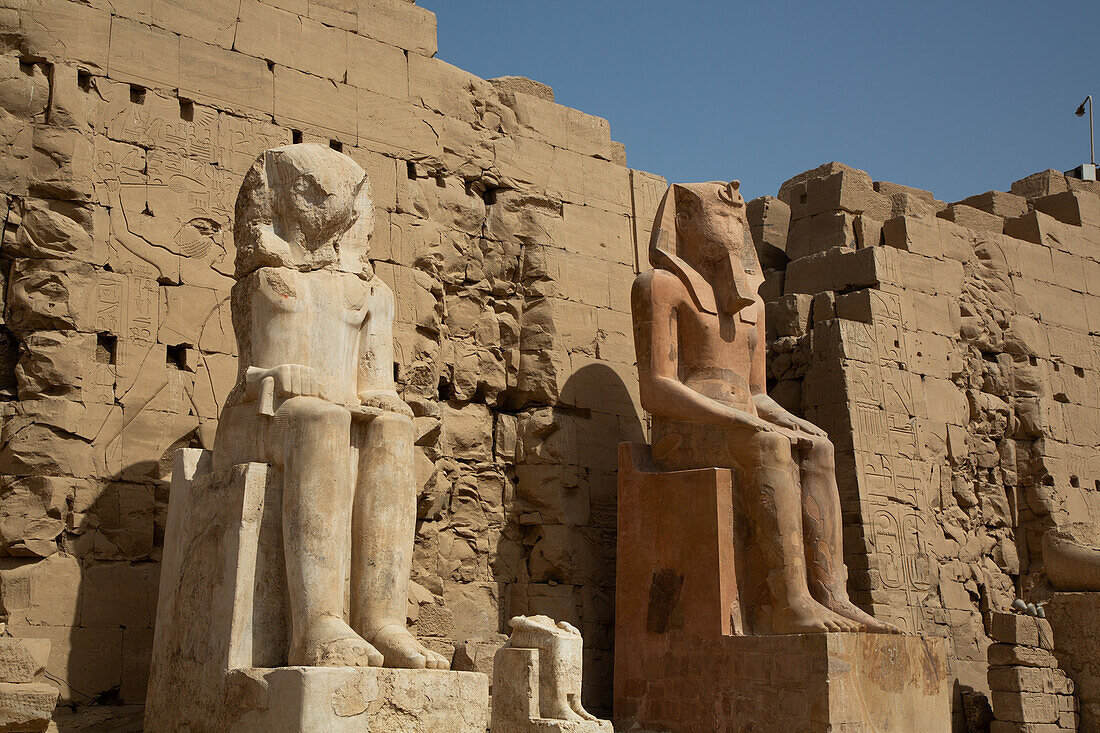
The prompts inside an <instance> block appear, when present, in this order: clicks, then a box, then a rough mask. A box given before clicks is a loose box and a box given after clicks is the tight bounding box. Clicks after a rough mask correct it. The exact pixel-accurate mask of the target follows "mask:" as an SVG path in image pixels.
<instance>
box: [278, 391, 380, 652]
mask: <svg viewBox="0 0 1100 733" xmlns="http://www.w3.org/2000/svg"><path fill="white" fill-rule="evenodd" d="M273 422H274V428H273V431H272V432H273V436H272V437H273V442H274V443H276V444H277V445H276V446H275V447H274V449H273V453H274V455H273V458H275V459H276V460H277V462H279V463H281V465H282V468H283V549H284V552H285V555H286V571H287V595H288V596H289V597H288V602H289V607H290V652H289V654H288V662H289V664H290V665H291V666H296V665H302V666H307V667H332V666H360V667H364V666H378V665H380V664H381V663H382V655H381V654H379V652H378V651H377V650H376V649H375V648H374V647H372V646H371V645H370V644H368V643H367V642H366V641H365V640H363V639H362V638H361V637H360V636H359V635H358V634H356V633H355V632H354V631H352V629H351V627H350V626H349V625H348V624H347V623H346V622H345V621H344V587H345V585H344V584H345V580H346V577H347V576H346V574H345V571H346V569H347V561H348V558H347V557H346V556H345V552H344V551H343V548H345V547H346V544H345V542H344V538H345V537H346V534H345V533H346V531H347V524H346V523H345V522H344V518H345V517H347V512H348V509H349V508H350V506H351V499H352V492H353V490H354V485H353V483H352V476H351V474H350V472H349V471H348V470H347V468H346V467H347V465H348V451H349V450H350V445H351V444H350V425H351V417H350V415H349V413H348V411H347V410H346V409H344V408H342V407H339V406H338V405H333V404H331V403H329V402H325V401H324V400H321V399H318V398H316V397H293V398H291V399H289V400H287V401H286V402H284V403H283V404H282V405H280V407H279V409H278V411H277V412H276V414H275V417H274V419H273ZM279 459H281V460H279Z"/></svg>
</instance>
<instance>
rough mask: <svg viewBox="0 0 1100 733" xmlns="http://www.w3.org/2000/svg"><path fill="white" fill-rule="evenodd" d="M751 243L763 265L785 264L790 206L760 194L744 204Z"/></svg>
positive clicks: (778, 266) (773, 266)
mask: <svg viewBox="0 0 1100 733" xmlns="http://www.w3.org/2000/svg"><path fill="white" fill-rule="evenodd" d="M745 215H746V217H747V218H748V221H749V229H750V230H751V232H752V239H753V244H755V245H756V253H757V255H758V256H759V257H760V264H761V265H762V266H764V267H772V268H782V267H784V266H786V264H787V260H788V257H787V254H786V251H787V230H788V229H789V228H790V224H791V207H790V205H788V204H787V203H785V202H783V201H781V200H779V199H777V198H775V197H773V196H761V197H760V198H755V199H753V200H752V201H749V202H748V203H747V204H746V205H745Z"/></svg>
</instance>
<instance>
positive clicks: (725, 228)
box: [649, 181, 764, 312]
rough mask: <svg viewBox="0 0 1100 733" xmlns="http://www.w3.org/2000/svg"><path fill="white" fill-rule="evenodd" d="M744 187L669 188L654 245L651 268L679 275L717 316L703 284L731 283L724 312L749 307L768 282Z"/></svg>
mask: <svg viewBox="0 0 1100 733" xmlns="http://www.w3.org/2000/svg"><path fill="white" fill-rule="evenodd" d="M740 188H741V182H740V181H730V182H729V183H723V182H720V181H710V182H708V183H674V184H673V185H671V186H670V187H669V190H668V192H667V193H666V194H665V197H664V199H663V200H662V201H661V206H660V208H659V209H658V211H657V219H656V221H655V222H654V225H653V235H652V237H651V239H650V255H649V256H650V263H651V264H652V265H653V266H654V267H657V268H661V269H667V270H672V271H674V272H676V273H677V274H679V275H680V277H681V278H682V279H684V280H685V282H686V283H687V284H688V286H689V288H690V289H691V290H692V294H693V297H694V298H695V300H696V303H697V305H699V306H700V307H701V308H702V309H703V310H705V311H708V312H716V310H715V309H716V305H715V304H714V303H713V299H714V298H713V295H711V294H709V293H707V292H701V291H702V290H704V289H703V288H701V287H698V285H699V283H698V282H697V281H698V280H700V279H701V280H705V281H706V283H707V285H708V286H709V287H707V288H706V290H710V291H713V287H714V285H716V284H717V283H716V280H717V279H719V278H723V279H724V278H730V284H731V286H732V291H733V292H732V294H731V296H730V299H729V302H728V303H726V304H725V307H726V310H739V309H740V308H743V307H745V306H746V305H749V304H750V303H751V302H752V301H753V299H754V298H755V297H756V292H757V290H758V289H759V288H760V285H761V284H762V283H763V282H764V277H763V273H762V272H761V270H760V263H759V261H758V259H757V256H756V249H755V247H754V246H753V243H752V236H751V234H750V232H749V225H748V219H747V218H746V215H745V200H744V198H742V196H741V191H740Z"/></svg>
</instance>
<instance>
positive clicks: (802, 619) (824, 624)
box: [772, 597, 862, 634]
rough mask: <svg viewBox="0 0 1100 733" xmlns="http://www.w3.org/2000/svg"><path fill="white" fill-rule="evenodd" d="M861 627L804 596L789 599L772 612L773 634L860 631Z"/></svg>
mask: <svg viewBox="0 0 1100 733" xmlns="http://www.w3.org/2000/svg"><path fill="white" fill-rule="evenodd" d="M861 629H862V627H861V626H860V625H859V624H857V623H856V622H855V621H852V620H851V619H848V618H845V617H844V616H841V615H840V614H838V613H834V612H833V611H830V610H829V609H827V608H825V606H822V605H821V604H820V603H818V602H817V601H815V600H813V599H812V598H809V597H806V598H804V599H799V600H797V601H791V602H790V604H789V605H788V606H787V608H777V609H776V610H775V611H774V612H773V613H772V633H774V634H815V633H822V632H828V631H860V630H861Z"/></svg>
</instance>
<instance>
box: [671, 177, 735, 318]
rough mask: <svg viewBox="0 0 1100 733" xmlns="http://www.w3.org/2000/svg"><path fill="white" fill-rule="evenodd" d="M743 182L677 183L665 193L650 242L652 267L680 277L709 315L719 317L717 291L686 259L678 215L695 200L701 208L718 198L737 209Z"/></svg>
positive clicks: (693, 297)
mask: <svg viewBox="0 0 1100 733" xmlns="http://www.w3.org/2000/svg"><path fill="white" fill-rule="evenodd" d="M740 186H741V182H740V181H730V182H728V183H726V182H722V181H708V182H706V183H674V184H672V185H671V186H669V187H668V190H667V191H665V195H664V198H662V199H661V205H660V206H659V207H658V208H657V216H656V218H655V219H654V221H653V233H652V235H651V236H650V238H649V264H651V265H652V266H653V267H655V268H658V269H662V270H668V271H670V272H672V273H674V274H676V275H677V276H678V277H679V278H680V280H682V281H683V283H684V285H685V286H686V287H687V289H688V292H689V293H691V299H692V300H693V301H694V302H695V305H696V306H697V307H698V308H699V309H700V310H702V311H703V312H705V313H711V314H716V313H718V306H717V305H716V303H715V300H714V289H713V288H712V287H711V286H710V283H708V282H707V281H706V280H704V279H703V276H702V275H700V274H699V273H698V272H697V271H696V270H695V268H694V267H692V266H691V265H690V264H689V263H688V262H687V261H686V260H685V259H684V257H683V253H682V252H681V250H680V244H679V238H678V237H677V234H676V215H677V214H678V213H685V212H680V211H678V207H680V206H682V205H683V202H686V201H689V200H692V199H694V202H696V203H697V205H698V206H700V207H701V206H703V205H704V202H705V201H706V200H707V199H708V198H710V197H712V196H717V198H718V199H719V200H720V201H724V202H726V203H728V204H729V205H731V206H732V205H733V203H734V201H735V200H736V196H737V190H738V189H739V188H740Z"/></svg>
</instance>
